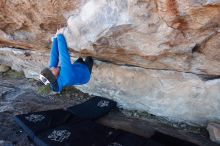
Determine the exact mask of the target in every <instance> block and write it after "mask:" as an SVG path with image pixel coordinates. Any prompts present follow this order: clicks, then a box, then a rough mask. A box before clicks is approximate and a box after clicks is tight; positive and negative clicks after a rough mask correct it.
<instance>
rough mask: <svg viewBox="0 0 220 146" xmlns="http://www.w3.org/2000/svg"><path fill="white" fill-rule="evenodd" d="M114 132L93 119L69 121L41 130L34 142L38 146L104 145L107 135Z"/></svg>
mask: <svg viewBox="0 0 220 146" xmlns="http://www.w3.org/2000/svg"><path fill="white" fill-rule="evenodd" d="M116 132H117V130H115V129H112V128H108V127H105V126H102V125H101V124H98V123H95V122H93V121H82V122H80V123H72V122H70V123H67V124H64V125H62V126H58V127H56V128H53V129H50V130H47V131H45V132H42V133H41V134H39V135H37V136H36V137H35V139H34V142H35V144H37V145H38V146H64V145H65V146H104V143H105V141H106V139H107V138H108V137H109V135H111V134H112V133H116Z"/></svg>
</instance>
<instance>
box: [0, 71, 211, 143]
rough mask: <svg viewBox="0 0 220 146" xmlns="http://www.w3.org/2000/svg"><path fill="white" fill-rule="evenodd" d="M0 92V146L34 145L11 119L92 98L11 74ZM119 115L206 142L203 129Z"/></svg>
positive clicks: (1, 79) (1, 78) (0, 78)
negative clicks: (53, 91)
mask: <svg viewBox="0 0 220 146" xmlns="http://www.w3.org/2000/svg"><path fill="white" fill-rule="evenodd" d="M0 89H1V90H0V131H1V132H0V146H1V145H3V146H11V145H13V146H29V145H30V146H31V145H33V144H32V142H31V141H30V140H29V139H28V138H27V137H26V135H25V133H23V131H22V130H21V129H20V127H18V126H17V125H16V124H15V122H14V120H13V116H14V115H17V114H23V113H29V112H35V111H43V110H49V109H57V108H67V107H69V106H72V105H76V104H79V103H82V102H84V101H86V100H88V99H89V98H91V96H89V95H88V94H85V93H82V92H81V91H79V90H77V89H75V88H74V87H71V88H66V89H64V91H63V92H62V93H61V94H55V93H52V92H50V90H49V88H48V87H45V86H43V85H42V84H41V83H40V82H39V81H36V80H34V79H27V78H25V77H24V75H23V74H22V73H20V72H15V71H13V70H9V71H7V72H5V73H0ZM119 113H120V114H121V115H124V116H125V117H128V118H133V119H134V118H136V119H139V120H143V121H144V120H145V121H147V122H151V123H153V124H154V125H155V123H157V124H156V125H157V127H156V129H160V128H162V129H164V127H166V129H172V130H173V129H176V130H177V131H183V132H184V133H186V132H190V133H194V134H197V135H199V136H202V137H204V138H206V140H205V141H207V139H208V135H207V132H206V130H205V129H204V127H193V126H189V125H187V124H185V123H175V122H170V121H167V120H166V119H164V118H161V117H155V116H153V115H151V114H148V113H143V112H139V111H127V110H123V109H120V110H119ZM112 119H114V118H112ZM113 123H114V122H113ZM122 127H123V126H122ZM125 128H126V127H125Z"/></svg>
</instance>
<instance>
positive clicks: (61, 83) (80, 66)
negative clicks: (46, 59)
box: [40, 33, 93, 93]
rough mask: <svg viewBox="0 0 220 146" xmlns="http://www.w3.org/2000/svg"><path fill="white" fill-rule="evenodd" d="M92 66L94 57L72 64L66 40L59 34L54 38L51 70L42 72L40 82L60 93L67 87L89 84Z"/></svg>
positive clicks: (80, 59)
mask: <svg viewBox="0 0 220 146" xmlns="http://www.w3.org/2000/svg"><path fill="white" fill-rule="evenodd" d="M59 61H60V67H59V66H58V62H59ZM92 66H93V59H92V57H86V59H85V61H84V60H83V59H82V58H81V57H80V58H78V59H77V60H76V61H75V62H74V63H73V64H71V60H70V55H69V53H68V48H67V44H66V40H65V38H64V36H63V34H60V33H59V34H57V37H54V38H52V46H51V52H50V64H49V68H45V69H43V70H42V71H41V73H40V80H41V81H42V82H43V83H44V84H45V85H48V84H49V85H50V87H51V89H52V90H53V91H55V92H59V93H60V92H61V91H62V89H63V88H64V87H66V86H72V85H82V84H86V83H88V81H89V80H90V75H91V72H92Z"/></svg>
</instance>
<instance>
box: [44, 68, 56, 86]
mask: <svg viewBox="0 0 220 146" xmlns="http://www.w3.org/2000/svg"><path fill="white" fill-rule="evenodd" d="M59 72H60V68H59V67H52V68H50V69H49V68H45V69H43V70H42V71H41V73H40V80H41V81H42V82H43V83H44V85H48V84H53V83H54V82H55V81H56V79H57V77H58V75H59Z"/></svg>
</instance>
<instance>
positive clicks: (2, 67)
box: [0, 64, 10, 73]
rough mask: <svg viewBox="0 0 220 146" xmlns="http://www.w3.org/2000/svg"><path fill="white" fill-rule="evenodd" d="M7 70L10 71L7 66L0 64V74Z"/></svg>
mask: <svg viewBox="0 0 220 146" xmlns="http://www.w3.org/2000/svg"><path fill="white" fill-rule="evenodd" d="M9 69H10V67H9V66H7V65H3V64H0V73H2V72H6V71H8V70H9Z"/></svg>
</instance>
